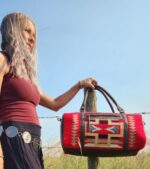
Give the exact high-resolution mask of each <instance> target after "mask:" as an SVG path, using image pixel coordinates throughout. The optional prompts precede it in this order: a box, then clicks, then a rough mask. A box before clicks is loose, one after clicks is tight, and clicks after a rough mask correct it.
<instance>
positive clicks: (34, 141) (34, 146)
mask: <svg viewBox="0 0 150 169" xmlns="http://www.w3.org/2000/svg"><path fill="white" fill-rule="evenodd" d="M1 125H2V126H3V129H4V130H3V133H2V135H1V139H0V140H1V144H2V151H3V156H4V169H44V164H43V154H42V149H41V146H40V145H41V144H40V136H41V127H40V126H38V125H34V124H31V123H24V122H14V121H11V122H4V123H2V124H1ZM9 126H14V127H16V128H17V129H18V134H17V135H16V136H15V137H13V138H9V137H8V136H7V135H6V132H5V131H6V129H7V128H8V127H9ZM24 132H27V133H30V134H31V135H30V136H31V141H30V142H29V143H28V142H26V140H25V139H24V138H23V137H22V134H23V133H24ZM27 141H28V140H27Z"/></svg>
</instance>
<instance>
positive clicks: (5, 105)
mask: <svg viewBox="0 0 150 169" xmlns="http://www.w3.org/2000/svg"><path fill="white" fill-rule="evenodd" d="M39 102H40V94H39V92H38V90H37V88H36V87H35V86H34V85H32V83H31V82H30V81H26V80H24V79H21V78H17V77H12V76H11V75H10V74H7V75H5V76H4V79H3V82H2V88H1V94H0V121H22V122H29V123H33V124H39V120H38V117H37V113H36V105H37V104H38V103H39Z"/></svg>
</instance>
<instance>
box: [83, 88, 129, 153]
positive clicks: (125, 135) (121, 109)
mask: <svg viewBox="0 0 150 169" xmlns="http://www.w3.org/2000/svg"><path fill="white" fill-rule="evenodd" d="M95 90H98V91H99V92H101V94H102V95H103V96H104V97H105V99H106V101H107V103H108V104H109V106H110V108H111V110H112V112H113V113H115V112H114V109H113V106H112V104H111V102H110V100H111V101H112V102H113V103H114V105H115V106H116V108H117V109H118V111H119V112H120V114H121V116H122V119H123V120H124V147H123V148H124V150H127V149H128V121H127V118H126V116H125V111H124V110H123V108H121V107H120V106H119V104H118V103H117V101H116V100H115V99H114V98H113V97H112V96H111V94H110V93H108V92H107V91H106V90H105V89H104V88H103V87H101V86H95ZM88 94H89V90H88V89H85V94H84V99H83V103H82V105H81V108H80V112H81V146H82V148H84V137H85V135H84V131H85V125H84V122H83V121H84V112H85V111H86V110H85V107H86V101H87V98H88ZM109 99H110V100H109Z"/></svg>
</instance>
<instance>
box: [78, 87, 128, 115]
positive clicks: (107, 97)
mask: <svg viewBox="0 0 150 169" xmlns="http://www.w3.org/2000/svg"><path fill="white" fill-rule="evenodd" d="M95 90H98V91H99V92H101V94H102V95H103V96H104V97H105V99H106V101H107V103H108V104H109V107H110V109H111V111H112V112H113V113H115V111H114V108H113V105H112V103H111V102H110V100H111V101H112V102H113V104H114V105H115V106H116V108H117V110H118V111H119V112H120V113H125V112H124V110H123V108H121V107H120V106H119V104H118V103H117V101H116V100H115V99H114V98H113V97H112V96H111V94H110V93H108V91H106V89H104V88H102V87H101V86H95ZM87 97H88V89H86V90H85V95H84V99H83V103H82V105H81V108H80V111H81V112H85V107H86V101H87Z"/></svg>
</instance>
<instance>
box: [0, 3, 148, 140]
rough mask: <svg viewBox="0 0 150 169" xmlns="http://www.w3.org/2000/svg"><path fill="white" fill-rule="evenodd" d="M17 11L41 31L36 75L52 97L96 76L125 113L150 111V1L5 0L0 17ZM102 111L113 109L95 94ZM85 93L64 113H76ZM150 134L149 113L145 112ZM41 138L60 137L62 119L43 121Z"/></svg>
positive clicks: (47, 113) (44, 111) (42, 113)
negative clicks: (32, 21) (87, 78)
mask: <svg viewBox="0 0 150 169" xmlns="http://www.w3.org/2000/svg"><path fill="white" fill-rule="evenodd" d="M14 11H19V12H23V13H25V14H26V15H28V16H29V17H31V18H32V19H33V20H34V21H35V23H36V25H37V31H38V42H37V47H38V55H39V56H38V79H39V83H40V85H41V88H42V90H43V91H45V92H46V93H47V94H49V95H50V96H52V97H56V96H58V95H59V94H62V93H63V92H65V91H66V90H67V89H69V88H70V87H71V86H72V85H74V84H75V83H76V82H78V81H79V80H80V79H84V78H86V77H94V78H96V79H97V80H98V82H99V84H100V85H102V86H103V87H104V88H106V89H107V90H108V91H109V92H110V93H111V94H112V95H113V96H114V97H115V98H116V100H117V101H118V102H119V104H120V105H121V106H122V107H123V108H124V109H125V110H126V112H127V113H130V112H131V113H136V112H142V111H150V77H149V74H150V1H149V0H105V1H104V0H94V1H93V0H55V1H54V0H42V1H39V0H26V1H20V0H13V1H10V0H1V2H0V21H1V20H2V18H3V17H4V16H5V15H6V14H8V13H10V12H14ZM97 98H98V100H97V107H98V111H109V108H108V107H107V106H106V104H105V102H104V99H103V97H102V96H101V95H100V94H99V93H97ZM82 99H83V91H80V92H79V93H78V94H77V96H76V97H75V98H74V99H73V100H72V101H71V102H70V103H69V104H68V105H67V106H65V107H64V108H62V109H61V110H60V111H58V112H57V113H56V112H53V111H50V110H48V109H45V108H42V107H40V106H39V107H38V108H37V112H38V115H39V116H55V115H58V116H61V115H62V114H63V113H64V112H73V111H78V110H79V108H80V105H81V102H82ZM143 117H144V121H145V122H146V125H145V127H146V130H147V131H148V133H149V134H150V129H149V128H150V115H144V116H143ZM40 122H41V126H42V139H43V142H44V143H45V142H49V141H53V140H55V139H57V140H59V132H60V131H59V128H60V123H59V122H58V121H57V120H56V119H47V120H44V119H41V120H40Z"/></svg>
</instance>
